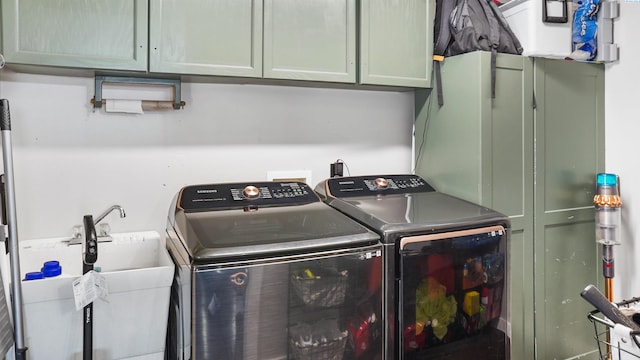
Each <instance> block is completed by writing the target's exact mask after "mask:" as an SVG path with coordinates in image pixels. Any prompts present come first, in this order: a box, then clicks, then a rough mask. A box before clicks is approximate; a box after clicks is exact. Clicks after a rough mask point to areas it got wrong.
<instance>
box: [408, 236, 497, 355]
mask: <svg viewBox="0 0 640 360" xmlns="http://www.w3.org/2000/svg"><path fill="white" fill-rule="evenodd" d="M506 236H507V233H506V231H505V230H504V228H503V227H501V226H492V227H485V228H479V229H472V230H461V231H454V232H447V233H440V234H430V235H421V236H413V237H405V238H402V239H401V240H400V252H399V257H400V265H399V266H400V277H399V286H398V291H399V294H398V295H399V299H400V301H399V304H400V308H399V314H398V321H399V325H400V326H399V327H400V329H401V333H400V334H399V336H398V338H399V344H398V347H399V349H398V351H399V352H400V353H401V358H402V359H442V358H447V359H474V358H478V359H479V358H482V359H505V358H506V355H505V354H508V351H507V349H506V347H507V345H506V344H507V341H506V340H505V339H506V336H505V328H506V319H507V316H506V306H505V305H504V304H507V302H506V299H505V297H506V296H505V294H506V293H505V289H506V287H505V282H506V281H507V279H506V265H507V264H506V258H505V254H506V249H505V246H506Z"/></svg>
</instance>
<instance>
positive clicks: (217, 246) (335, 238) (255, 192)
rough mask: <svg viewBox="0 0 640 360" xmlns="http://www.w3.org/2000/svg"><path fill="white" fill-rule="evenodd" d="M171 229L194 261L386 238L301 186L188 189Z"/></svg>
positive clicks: (229, 185)
mask: <svg viewBox="0 0 640 360" xmlns="http://www.w3.org/2000/svg"><path fill="white" fill-rule="evenodd" d="M168 230H172V231H170V233H173V234H175V235H176V236H177V237H178V240H179V242H180V243H181V244H182V247H183V249H184V251H186V253H187V254H188V256H189V258H190V259H191V261H193V262H209V261H211V260H214V259H215V260H221V259H232V258H242V259H251V258H252V257H253V258H256V257H264V256H265V255H266V254H269V255H278V254H280V255H289V254H294V253H308V252H309V251H310V250H330V249H336V248H344V247H348V246H355V245H360V244H363V245H364V244H375V243H378V242H379V239H380V236H379V235H377V234H376V233H374V232H372V231H370V230H368V229H367V228H366V227H364V226H362V225H360V224H359V223H357V222H356V221H353V220H352V219H350V218H348V217H347V216H344V215H343V214H341V213H340V212H339V211H337V210H335V209H333V208H332V207H330V206H328V205H327V204H325V203H323V202H322V201H321V200H320V198H319V197H318V196H317V194H315V193H314V192H313V190H312V189H311V188H310V187H309V186H308V185H307V184H305V183H300V182H256V183H227V184H203V185H192V186H186V187H184V188H182V189H181V190H180V191H179V192H178V194H177V195H176V197H175V199H174V202H173V205H172V210H171V211H170V213H169V219H168ZM174 245H175V244H174Z"/></svg>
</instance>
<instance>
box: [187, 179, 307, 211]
mask: <svg viewBox="0 0 640 360" xmlns="http://www.w3.org/2000/svg"><path fill="white" fill-rule="evenodd" d="M178 196H179V199H178V203H177V206H178V207H179V208H181V209H183V210H184V211H214V210H228V209H234V208H239V209H258V208H260V207H269V206H290V205H302V204H308V203H312V202H318V201H320V199H319V198H318V196H317V195H316V194H315V193H314V192H313V190H311V188H309V185H307V184H305V183H301V182H272V181H265V182H256V183H229V184H205V185H192V186H186V187H184V188H182V190H180V193H179V195H178Z"/></svg>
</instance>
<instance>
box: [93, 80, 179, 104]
mask: <svg viewBox="0 0 640 360" xmlns="http://www.w3.org/2000/svg"><path fill="white" fill-rule="evenodd" d="M104 83H114V84H118V83H120V84H143V85H164V86H173V101H168V102H170V103H171V107H172V108H173V109H174V110H180V109H182V108H184V106H185V105H186V103H185V102H184V101H182V100H181V98H180V91H181V81H180V80H177V79H159V78H146V77H131V76H108V75H96V76H95V95H94V97H93V98H92V99H91V103H92V104H93V107H94V108H101V107H102V104H104V103H105V102H106V101H107V100H106V99H103V98H102V84H104Z"/></svg>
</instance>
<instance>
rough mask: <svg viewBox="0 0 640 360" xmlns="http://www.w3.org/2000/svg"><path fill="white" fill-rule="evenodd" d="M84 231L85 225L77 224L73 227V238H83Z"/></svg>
mask: <svg viewBox="0 0 640 360" xmlns="http://www.w3.org/2000/svg"><path fill="white" fill-rule="evenodd" d="M83 233H84V226H82V225H75V226H74V227H73V228H72V229H71V238H72V239H74V240H75V239H82V234H83Z"/></svg>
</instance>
